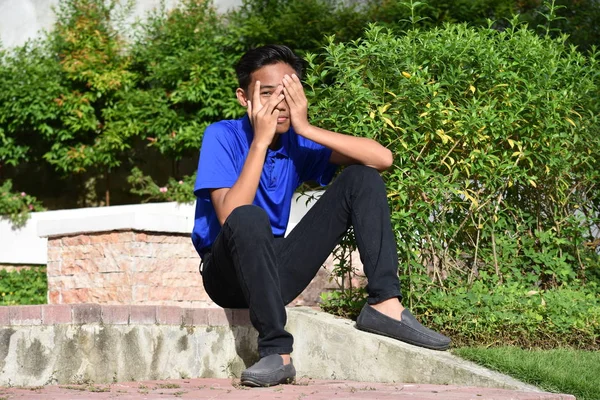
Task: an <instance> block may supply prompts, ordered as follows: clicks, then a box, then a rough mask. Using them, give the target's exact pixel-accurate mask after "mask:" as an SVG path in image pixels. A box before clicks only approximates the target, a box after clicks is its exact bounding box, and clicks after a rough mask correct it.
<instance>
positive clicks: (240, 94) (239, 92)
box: [235, 88, 248, 107]
mask: <svg viewBox="0 0 600 400" xmlns="http://www.w3.org/2000/svg"><path fill="white" fill-rule="evenodd" d="M235 96H236V97H237V99H238V102H239V103H240V104H241V105H242V107H248V97H246V91H244V89H242V88H237V89H236V90H235Z"/></svg>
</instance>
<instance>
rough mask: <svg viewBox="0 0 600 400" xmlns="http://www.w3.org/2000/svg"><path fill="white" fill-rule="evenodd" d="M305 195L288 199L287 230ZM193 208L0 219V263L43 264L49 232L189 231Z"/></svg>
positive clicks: (302, 210)
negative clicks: (18, 221) (16, 222)
mask: <svg viewBox="0 0 600 400" xmlns="http://www.w3.org/2000/svg"><path fill="white" fill-rule="evenodd" d="M308 198H309V197H308V196H307V195H303V196H300V195H296V196H295V197H294V199H293V200H292V210H291V214H290V220H289V223H288V232H289V231H290V230H292V229H293V228H294V227H295V226H296V224H297V223H298V221H300V219H301V218H302V217H303V216H304V214H306V211H308V209H309V208H310V206H311V205H312V204H314V202H310V203H309V204H308V205H307V204H306V200H307V199H308ZM194 209H195V207H194V205H190V204H177V203H149V204H135V205H126V206H112V207H95V208H78V209H74V210H57V211H46V212H36V213H31V218H30V219H29V221H27V224H26V225H25V226H24V227H22V228H19V229H13V227H12V224H11V223H10V222H8V221H7V220H6V219H0V264H26V265H27V264H46V261H47V245H48V239H46V237H47V236H53V235H74V234H77V233H83V232H106V231H113V230H128V229H132V230H139V231H149V232H175V233H183V234H191V232H192V228H193V226H194Z"/></svg>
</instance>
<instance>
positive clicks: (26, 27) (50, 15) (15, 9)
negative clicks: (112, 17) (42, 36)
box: [0, 0, 242, 48]
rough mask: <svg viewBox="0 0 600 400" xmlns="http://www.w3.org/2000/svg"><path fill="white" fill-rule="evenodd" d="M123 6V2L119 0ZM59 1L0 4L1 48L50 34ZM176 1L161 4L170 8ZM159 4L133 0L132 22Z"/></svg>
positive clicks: (229, 1)
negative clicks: (44, 33)
mask: <svg viewBox="0 0 600 400" xmlns="http://www.w3.org/2000/svg"><path fill="white" fill-rule="evenodd" d="M121 1H122V2H124V1H125V0H121ZM58 2H59V0H0V41H1V42H2V47H5V48H10V47H15V46H20V45H22V44H24V43H25V42H26V41H27V40H28V39H32V38H34V37H36V36H37V35H38V33H39V32H40V31H42V30H50V29H51V28H52V26H53V25H54V22H55V21H56V15H55V14H54V11H53V10H52V8H53V7H55V6H56V5H57V4H58ZM177 2H178V0H164V3H165V6H166V7H167V9H168V8H172V7H173V6H174V5H175V4H177ZM160 3H161V0H135V6H134V10H133V13H132V20H134V19H136V18H143V17H144V16H145V15H146V13H147V12H148V11H150V10H152V9H154V8H156V7H157V6H159V5H160ZM241 3H242V1H241V0H213V4H214V5H215V7H216V8H217V9H218V10H219V11H220V12H225V11H227V10H229V9H231V8H234V7H236V6H238V5H240V4H241Z"/></svg>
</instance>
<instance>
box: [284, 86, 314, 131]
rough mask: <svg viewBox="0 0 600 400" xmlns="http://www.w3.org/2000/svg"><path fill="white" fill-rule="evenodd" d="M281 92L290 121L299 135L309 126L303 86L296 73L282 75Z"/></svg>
mask: <svg viewBox="0 0 600 400" xmlns="http://www.w3.org/2000/svg"><path fill="white" fill-rule="evenodd" d="M283 94H284V95H285V99H286V101H287V104H288V107H289V110H290V122H291V123H292V127H293V128H294V131H296V133H298V134H299V135H302V134H303V132H305V131H306V129H307V128H308V127H309V126H310V124H309V123H308V101H307V100H306V95H305V94H304V88H303V87H302V83H301V82H300V79H299V78H298V77H297V76H296V74H292V76H289V75H285V76H284V77H283Z"/></svg>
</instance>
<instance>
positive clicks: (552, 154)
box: [306, 25, 600, 337]
mask: <svg viewBox="0 0 600 400" xmlns="http://www.w3.org/2000/svg"><path fill="white" fill-rule="evenodd" d="M325 50H326V52H325V54H324V55H323V56H321V57H322V58H321V57H320V58H319V59H318V60H317V59H316V58H315V57H312V56H311V57H310V61H311V73H310V74H309V75H308V77H307V79H306V82H307V86H308V88H309V95H310V97H311V98H312V105H311V108H310V112H311V115H312V120H313V121H314V122H315V123H317V124H318V125H320V126H324V127H326V128H329V129H332V130H335V131H338V132H347V133H351V134H354V135H360V136H367V137H373V138H375V139H377V140H378V141H379V142H381V143H383V144H384V145H386V146H387V147H388V148H390V149H391V150H392V151H393V153H394V156H395V163H394V166H393V167H392V169H391V170H390V171H389V172H388V173H386V174H385V175H384V176H385V178H386V180H387V185H388V196H389V201H390V207H391V217H392V224H393V227H394V230H395V232H397V233H398V240H397V242H398V246H399V248H398V252H399V257H400V261H401V269H402V271H401V276H402V281H403V291H404V295H405V303H406V304H407V305H408V306H410V307H412V308H415V309H417V310H420V309H427V307H431V305H432V302H433V301H434V299H433V297H429V296H433V294H432V293H434V292H436V291H438V290H439V293H451V292H452V290H454V288H457V287H464V288H465V290H466V291H467V292H469V293H470V291H471V290H473V287H474V285H475V284H476V282H483V284H485V286H486V287H493V286H491V285H498V286H502V285H518V286H519V288H521V289H519V290H524V288H527V290H526V291H529V290H548V289H552V288H561V287H577V286H582V287H583V286H585V284H586V283H587V282H589V281H590V280H591V281H594V280H597V276H598V275H597V272H598V270H599V268H600V262H599V256H598V253H597V252H596V250H597V246H598V242H597V241H594V237H593V233H592V228H594V227H596V228H597V227H598V225H599V222H600V221H599V220H598V215H599V214H598V213H599V211H600V207H599V206H600V188H599V187H598V182H600V172H599V171H600V168H599V167H600V165H599V163H600V136H599V135H598V133H599V126H600V125H599V120H598V111H599V105H600V104H599V101H598V94H599V85H598V84H599V83H600V82H599V79H598V78H599V74H598V63H597V59H596V56H595V55H592V56H590V57H584V56H583V55H582V54H581V53H579V52H577V51H576V50H574V49H572V48H569V47H567V46H565V45H564V40H562V39H561V40H553V39H550V38H540V37H538V36H536V35H535V34H534V33H532V32H531V31H529V30H527V29H525V28H524V27H521V26H513V27H512V28H511V29H509V30H507V31H504V32H499V31H496V30H492V29H485V28H481V29H473V28H468V27H467V26H465V25H446V26H445V27H443V28H435V29H432V30H429V31H425V30H411V31H408V32H407V33H406V35H404V36H395V35H394V34H392V33H391V32H390V31H387V30H385V29H382V28H381V27H378V26H372V27H371V28H370V29H369V30H368V31H367V32H366V34H365V37H364V39H361V40H358V41H355V42H352V43H346V44H335V43H333V42H332V43H330V44H329V45H328V46H327V47H326V49H325ZM565 285H566V286H565ZM590 288H594V289H593V290H596V289H595V288H596V286H590ZM423 293H426V294H427V295H425V296H423ZM456 304H461V303H460V302H459V301H457V302H456ZM438 311H440V313H443V312H444V311H443V308H441V309H439V310H438ZM524 315H525V316H526V317H527V318H529V317H531V315H529V314H524ZM528 321H529V319H528ZM444 322H445V323H448V324H450V325H449V326H451V327H452V328H449V329H455V327H454V325H453V323H452V320H445V321H444ZM571 322H573V321H571ZM553 326H554V325H553ZM556 329H558V328H556ZM556 329H555V331H556ZM594 329H596V330H595V331H593V332H595V333H594V334H597V333H598V331H597V327H596V328H594ZM590 335H592V334H591V333H590ZM590 337H591V336H590Z"/></svg>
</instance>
